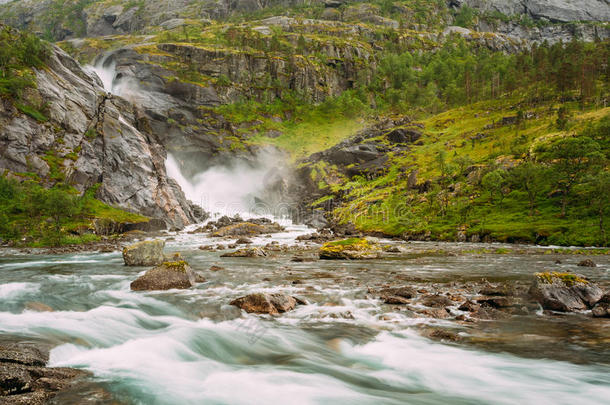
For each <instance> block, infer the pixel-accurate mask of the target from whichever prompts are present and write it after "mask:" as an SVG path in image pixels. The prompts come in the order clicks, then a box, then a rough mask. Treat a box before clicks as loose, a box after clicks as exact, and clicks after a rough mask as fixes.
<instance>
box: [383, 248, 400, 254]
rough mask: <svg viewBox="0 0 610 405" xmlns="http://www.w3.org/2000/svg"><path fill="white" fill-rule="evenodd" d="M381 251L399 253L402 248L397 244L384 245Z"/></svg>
mask: <svg viewBox="0 0 610 405" xmlns="http://www.w3.org/2000/svg"><path fill="white" fill-rule="evenodd" d="M383 251H384V252H386V253H401V252H402V250H401V249H400V248H399V247H398V246H384V247H383Z"/></svg>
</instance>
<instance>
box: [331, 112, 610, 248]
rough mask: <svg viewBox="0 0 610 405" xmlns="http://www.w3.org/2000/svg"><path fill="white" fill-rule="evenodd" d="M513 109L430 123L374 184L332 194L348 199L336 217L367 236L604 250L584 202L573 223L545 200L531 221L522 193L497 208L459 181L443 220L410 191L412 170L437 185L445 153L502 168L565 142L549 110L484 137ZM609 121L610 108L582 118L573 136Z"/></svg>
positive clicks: (572, 213) (427, 197)
mask: <svg viewBox="0 0 610 405" xmlns="http://www.w3.org/2000/svg"><path fill="white" fill-rule="evenodd" d="M514 101H516V100H501V101H494V102H486V103H485V102H484V103H479V104H476V105H473V106H470V107H462V108H457V109H453V110H450V111H447V112H444V113H442V114H439V115H435V116H432V117H430V118H428V119H426V120H424V121H423V123H424V124H425V127H426V130H425V132H424V136H423V137H422V141H423V144H422V145H414V146H413V148H412V150H411V151H410V152H407V153H405V154H402V155H398V156H393V157H392V158H391V160H390V164H391V166H390V167H389V168H388V170H387V172H386V174H385V175H383V176H381V177H378V178H376V179H373V180H367V179H365V178H362V177H355V178H353V179H351V180H349V181H347V182H345V183H342V184H340V185H334V186H331V187H330V190H332V191H333V192H335V193H338V192H342V193H345V194H346V195H347V197H344V198H345V199H346V200H348V201H349V202H348V203H344V204H343V205H342V206H339V207H338V208H336V209H335V211H334V214H335V216H336V217H338V218H340V219H341V220H343V221H351V222H354V223H355V224H356V226H357V227H358V228H360V229H362V230H364V231H369V232H383V233H385V234H389V235H402V234H423V233H426V232H430V233H431V236H432V237H433V238H435V239H441V240H443V239H446V240H454V239H455V237H456V233H457V232H458V229H459V230H463V231H464V232H465V233H466V234H467V235H473V234H479V235H485V234H488V235H490V236H491V237H492V238H493V239H495V240H500V241H525V242H535V241H540V240H541V238H542V239H544V240H545V241H546V242H547V243H555V244H577V245H588V244H599V243H601V236H600V233H599V229H598V223H597V218H596V217H595V216H594V215H591V213H590V212H588V207H587V203H586V201H583V200H582V199H578V198H576V199H574V201H573V202H572V206H571V207H572V208H571V209H570V210H569V212H568V215H567V217H566V218H561V217H560V216H559V212H560V208H559V206H558V201H557V199H552V198H546V196H541V197H540V198H539V202H538V206H537V212H536V214H535V215H534V216H532V217H530V216H529V215H528V211H529V210H528V203H527V199H526V198H525V196H524V194H523V193H522V192H519V191H512V192H511V193H510V194H508V195H507V196H506V197H505V198H504V199H503V200H502V202H501V203H498V202H497V201H496V202H495V203H491V201H490V195H489V193H488V192H486V191H484V190H482V189H481V187H480V185H476V184H475V185H472V184H469V183H468V181H466V179H465V178H463V177H462V178H457V179H456V180H455V181H454V182H455V183H458V187H460V188H461V190H462V191H461V192H459V193H455V194H452V195H451V196H450V202H449V207H448V213H447V214H446V215H445V216H440V215H438V213H437V212H436V210H435V209H434V207H433V206H434V204H435V201H434V200H435V198H438V196H436V195H434V194H432V193H424V194H418V193H417V192H413V191H410V190H407V184H406V182H407V180H406V177H407V176H406V175H407V174H408V173H409V172H410V171H411V170H412V169H415V168H417V169H418V170H419V176H418V177H419V182H420V183H421V182H423V181H425V180H435V179H438V177H439V175H440V170H439V168H438V164H437V163H436V161H435V159H436V156H438V153H439V152H440V151H441V150H442V151H445V153H446V154H447V160H448V161H449V162H451V160H452V159H455V158H456V157H458V156H469V157H470V159H471V160H472V163H471V164H472V165H480V166H482V167H484V166H489V165H493V164H494V163H497V162H500V161H504V162H510V161H514V162H518V161H519V158H521V157H522V156H523V154H524V153H526V152H527V150H530V149H533V148H534V146H535V145H536V144H537V143H538V142H540V141H542V140H543V139H547V138H549V137H553V136H560V135H565V134H567V132H562V131H558V130H557V129H556V128H555V126H554V119H555V115H554V114H552V113H551V112H550V111H549V109H550V108H551V107H552V106H551V105H545V106H542V107H539V108H538V109H535V114H536V115H537V118H534V119H531V120H528V121H526V123H525V125H524V126H522V127H516V126H514V125H511V126H500V127H498V128H494V129H492V130H488V131H483V127H485V126H486V125H487V124H490V123H491V122H493V121H499V120H501V118H502V117H504V116H510V115H514V114H515V112H514V110H513V109H511V108H510V107H511V106H512V105H514V104H513V102H514ZM532 111H533V112H534V110H532ZM608 114H610V108H602V109H592V110H589V111H584V112H581V111H577V112H575V113H574V116H573V122H572V126H571V128H570V131H569V133H577V132H578V131H579V130H581V129H582V128H583V127H584V126H585V125H586V124H587V123H589V122H595V121H598V120H599V119H601V118H602V117H604V116H607V115H608ZM479 132H485V133H487V134H488V135H487V137H486V138H484V139H483V140H481V141H477V142H476V143H475V144H474V146H473V144H472V142H471V141H469V137H470V136H473V135H476V134H477V133H479ZM454 167H455V166H454ZM330 195H332V193H329V196H330ZM321 200H324V198H323V199H321ZM608 222H610V221H606V228H607V227H608ZM609 230H610V229H606V232H608V231H609Z"/></svg>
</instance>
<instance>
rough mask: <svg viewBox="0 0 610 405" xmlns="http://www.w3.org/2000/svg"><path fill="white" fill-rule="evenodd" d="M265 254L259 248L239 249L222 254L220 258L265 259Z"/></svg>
mask: <svg viewBox="0 0 610 405" xmlns="http://www.w3.org/2000/svg"><path fill="white" fill-rule="evenodd" d="M265 256H267V252H266V251H265V250H264V249H261V248H241V249H237V250H236V251H235V252H228V253H223V254H222V255H220V257H265Z"/></svg>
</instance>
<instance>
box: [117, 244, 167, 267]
mask: <svg viewBox="0 0 610 405" xmlns="http://www.w3.org/2000/svg"><path fill="white" fill-rule="evenodd" d="M164 247H165V241H164V240H161V239H156V240H146V241H142V242H138V243H134V244H133V245H129V246H126V247H124V248H123V261H124V262H125V265H126V266H158V265H160V264H161V263H163V262H164V261H165V255H164V254H163V248H164Z"/></svg>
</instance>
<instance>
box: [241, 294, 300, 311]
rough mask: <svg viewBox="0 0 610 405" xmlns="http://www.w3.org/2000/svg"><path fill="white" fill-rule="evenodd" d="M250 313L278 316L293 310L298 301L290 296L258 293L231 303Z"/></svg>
mask: <svg viewBox="0 0 610 405" xmlns="http://www.w3.org/2000/svg"><path fill="white" fill-rule="evenodd" d="M230 304H231V305H234V306H236V307H239V308H241V309H243V310H244V311H246V312H248V313H256V314H270V315H277V314H279V313H281V312H287V311H291V310H293V309H294V308H295V307H296V306H297V304H298V303H297V300H296V299H295V298H294V297H291V296H289V295H285V294H280V293H274V294H267V293H256V294H249V295H246V296H245V297H240V298H237V299H236V300H233V301H231V302H230Z"/></svg>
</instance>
